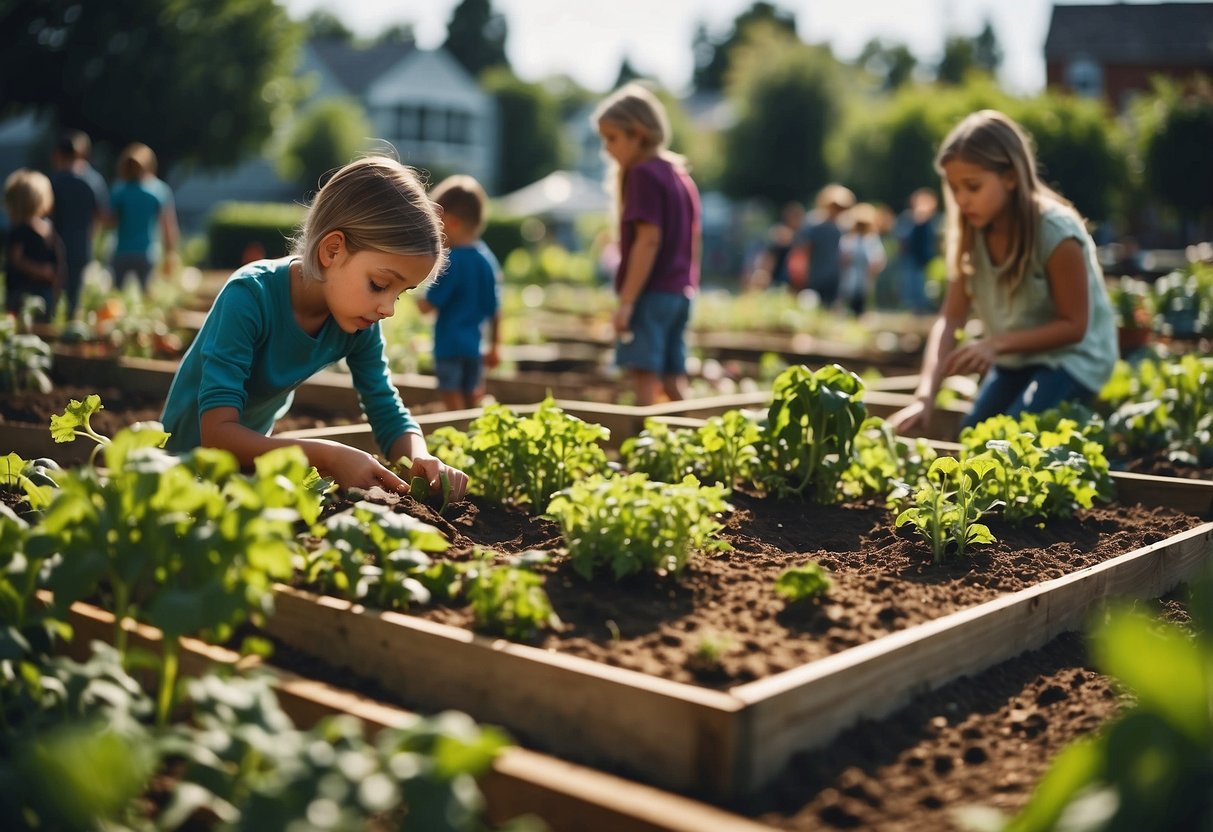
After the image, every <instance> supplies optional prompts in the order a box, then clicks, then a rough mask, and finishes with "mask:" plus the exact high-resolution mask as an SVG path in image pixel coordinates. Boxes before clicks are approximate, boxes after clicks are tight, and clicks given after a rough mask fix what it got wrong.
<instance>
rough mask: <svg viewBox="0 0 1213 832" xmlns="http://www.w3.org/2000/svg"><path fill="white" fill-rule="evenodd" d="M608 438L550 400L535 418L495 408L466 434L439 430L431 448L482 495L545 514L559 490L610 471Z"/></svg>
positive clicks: (601, 429) (602, 430) (598, 427)
mask: <svg viewBox="0 0 1213 832" xmlns="http://www.w3.org/2000/svg"><path fill="white" fill-rule="evenodd" d="M609 435H610V432H609V431H608V430H607V429H606V428H604V427H602V426H601V425H593V424H590V423H588V422H585V421H583V420H581V419H578V418H577V417H576V416H573V415H571V414H569V413H565V412H564V411H563V410H562V409H561V408H560V407H558V406H557V405H556V402H555V400H554V399H552V398H551V397H550V396H549V397H547V398H545V399H544V400H543V402H541V403H540V405H539V408H538V409H537V410H536V411H535V413H534V414H532V415H530V416H520V415H518V414H516V413H514V412H513V411H511V410H510V409H509V408H508V407H506V406H505V405H501V404H490V405H488V406H486V407H485V408H484V413H483V414H482V415H481V416H479V417H477V418H476V419H475V420H474V421H473V422H472V423H471V425H469V427H468V431H467V433H460V432H459V431H455V430H451V429H439V430H437V431H435V432H434V434H432V435H431V440H432V441H431V443H430V444H431V449H432V452H433V454H434V455H435V456H437V457H438V458H439V459H441V460H442V461H443V462H445V463H447V464H448V465H453V466H455V467H456V468H460V469H462V470H464V471H466V472H467V473H468V475H469V479H470V481H471V483H472V485H471V487H472V488H473V489H474V490H476V492H477V493H479V494H482V495H484V496H485V497H487V498H488V499H490V500H494V501H496V502H499V503H504V504H508V505H516V506H523V507H526V508H527V510H528V511H530V512H531V513H533V514H540V513H542V512H543V511H544V509H545V508H547V504H548V500H550V499H551V497H552V495H553V494H555V493H556V492H557V491H560V490H561V489H563V488H567V487H568V486H569V485H570V484H571V483H573V482H574V481H576V480H578V479H581V478H584V477H587V476H590V475H592V474H597V473H602V472H604V471H606V470H607V458H606V452H605V451H604V450H603V449H602V446H601V445H600V444H599V443H600V442H602V441H604V440H606V439H607V438H608V437H609Z"/></svg>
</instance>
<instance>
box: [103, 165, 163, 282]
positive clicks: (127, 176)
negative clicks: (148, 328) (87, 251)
mask: <svg viewBox="0 0 1213 832" xmlns="http://www.w3.org/2000/svg"><path fill="white" fill-rule="evenodd" d="M118 178H119V182H118V184H117V185H115V186H114V191H113V194H111V196H110V208H111V209H112V211H113V216H112V217H111V218H110V222H111V223H112V224H113V225H114V227H115V228H116V229H117V234H116V235H115V236H116V239H115V243H114V261H113V266H114V285H115V286H119V287H120V286H122V285H123V284H124V283H125V282H126V280H127V278H128V277H130V276H132V275H133V276H134V277H135V279H136V280H138V281H139V288H140V289H142V290H143V291H144V292H146V291H147V286H148V281H149V280H150V279H151V275H152V267H153V266H154V265H155V263H156V258H157V253H158V252H159V255H160V259H161V262H162V264H163V267H164V273H165V274H166V275H167V274H171V273H172V267H173V256H174V252H175V251H176V248H177V236H178V231H177V211H176V209H175V208H174V207H173V192H172V190H171V189H170V188H169V186H168V184H167V183H165V182H163V181H162V180H160V179H157V178H156V154H155V153H153V152H152V149H151V148H150V147H148V146H147V145H145V144H139V143H138V142H136V143H135V144H130V145H127V147H126V149H124V150H123V151H122V155H121V156H120V157H119V158H118ZM157 229H159V231H160V233H161V236H162V237H163V246H162V247H161V246H159V245H158V244H157V242H158V241H157V234H156V232H157Z"/></svg>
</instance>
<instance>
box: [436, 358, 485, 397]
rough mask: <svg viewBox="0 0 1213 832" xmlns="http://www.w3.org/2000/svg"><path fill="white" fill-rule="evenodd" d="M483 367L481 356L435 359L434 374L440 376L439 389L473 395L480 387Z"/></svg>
mask: <svg viewBox="0 0 1213 832" xmlns="http://www.w3.org/2000/svg"><path fill="white" fill-rule="evenodd" d="M483 367H484V365H483V363H482V362H481V360H480V356H476V357H474V358H473V357H472V356H462V355H459V356H454V357H452V358H435V359H434V374H435V375H436V376H438V389H439V390H457V391H459V392H460V393H471V392H472V391H474V390H475V389H476V388H477V387H479V386H480V377H481V374H482V373H483Z"/></svg>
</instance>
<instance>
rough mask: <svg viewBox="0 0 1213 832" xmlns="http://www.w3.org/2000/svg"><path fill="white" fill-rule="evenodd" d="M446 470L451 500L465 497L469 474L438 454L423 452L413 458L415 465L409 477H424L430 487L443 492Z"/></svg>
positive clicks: (456, 500) (455, 500) (410, 470)
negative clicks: (443, 479)
mask: <svg viewBox="0 0 1213 832" xmlns="http://www.w3.org/2000/svg"><path fill="white" fill-rule="evenodd" d="M443 471H446V476H447V481H448V482H449V483H450V484H451V494H450V497H449V500H450V502H452V503H456V502H458V501H460V500H462V499H463V495H464V494H466V493H467V490H468V475H467V474H465V473H463V472H462V471H460V470H459V469H458V468H452V467H451V466H449V465H447V464H445V463H444V462H442V460H440V459H438V457H436V456H431V455H430V454H422V455H419V456H416V457H414V458H413V466H412V467H411V468H410V469H409V477H410V478H411V477H424V478H425V480H426V481H427V482H429V484H430V487H431V488H433V489H435V490H436V491H437V492H438V493H441V489H442V479H441V474H442V472H443Z"/></svg>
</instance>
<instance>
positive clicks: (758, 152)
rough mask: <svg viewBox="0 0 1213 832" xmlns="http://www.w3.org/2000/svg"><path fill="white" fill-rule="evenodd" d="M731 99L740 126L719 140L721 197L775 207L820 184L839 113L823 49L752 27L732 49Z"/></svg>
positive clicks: (834, 70)
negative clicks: (763, 202)
mask: <svg viewBox="0 0 1213 832" xmlns="http://www.w3.org/2000/svg"><path fill="white" fill-rule="evenodd" d="M728 95H729V99H730V101H731V102H732V104H733V106H734V108H735V109H736V112H737V121H736V123H735V124H734V125H733V126H732V127H731V128H730V129H729V130H728V131H727V132H726V133H725V137H724V153H723V157H722V158H723V163H722V164H723V169H722V172H721V186H722V188H723V189H724V191H725V193H727V194H728V195H730V196H733V197H741V198H748V197H754V198H760V199H765V200H767V201H768V202H769V203H770V204H772V205H779V204H782V203H784V202H787V201H789V200H792V199H801V200H802V199H805V198H806V197H807V196H808V195H809V194H810V193H811V192H813V191H815V190H817V189H818V188H820V187H821V186H822V185H824V184H825V182H826V179H827V165H826V159H825V146H826V139H827V137H828V135H829V134H830V132H831V130H832V129H833V128H834V127H835V125H836V124H837V121H838V115H839V113H840V110H841V91H840V83H839V77H838V65H837V62H836V61H835V60H834V57H833V56H832V55H831V54H830V53H829V51H828V50H825V49H822V48H820V47H813V46H808V45H806V44H804V43H801V42H800V41H799V40H797V39H796V38H794V37H791V36H789V35H788V34H787V32H786V31H785V30H782V29H776V28H774V27H771V26H769V25H766V26H755V27H753V28H752V29H751V31H750V35H749V38H748V39H747V40H746V42H745V43H744V44H742V45H741V47H740V48H739V49H738V50H737V52H736V65H735V71H734V73H733V75H732V76H731V80H730V83H729V88H728Z"/></svg>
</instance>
